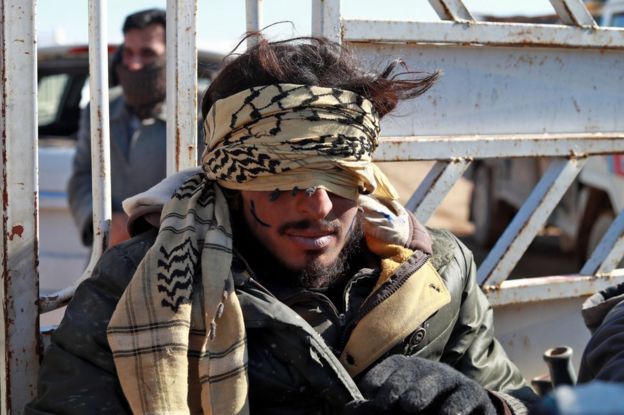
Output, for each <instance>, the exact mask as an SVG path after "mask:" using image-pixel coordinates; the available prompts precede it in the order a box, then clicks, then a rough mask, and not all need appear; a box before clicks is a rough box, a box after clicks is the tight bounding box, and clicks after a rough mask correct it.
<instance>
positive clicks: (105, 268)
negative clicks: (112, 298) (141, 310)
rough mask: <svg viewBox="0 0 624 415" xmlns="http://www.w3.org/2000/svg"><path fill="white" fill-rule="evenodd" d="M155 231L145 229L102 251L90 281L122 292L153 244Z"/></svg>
mask: <svg viewBox="0 0 624 415" xmlns="http://www.w3.org/2000/svg"><path fill="white" fill-rule="evenodd" d="M157 233H158V232H157V230H156V229H150V230H147V231H145V232H142V233H140V234H139V235H137V236H135V237H133V238H131V239H129V240H127V241H125V242H123V243H121V244H119V245H116V246H114V247H112V248H110V249H109V250H107V251H106V252H104V254H102V257H101V258H100V260H99V261H98V264H97V266H96V269H95V270H94V272H93V276H92V277H91V281H92V282H93V283H95V284H98V285H101V284H105V285H108V286H111V288H113V289H114V290H115V291H118V292H123V290H125V288H126V286H127V285H128V283H129V282H130V280H131V279H132V276H133V275H134V272H135V271H136V269H137V267H138V266H139V263H140V262H141V260H142V259H143V257H144V256H145V254H146V253H147V251H148V250H149V249H150V248H151V247H152V245H153V244H154V241H155V240H156V235H157Z"/></svg>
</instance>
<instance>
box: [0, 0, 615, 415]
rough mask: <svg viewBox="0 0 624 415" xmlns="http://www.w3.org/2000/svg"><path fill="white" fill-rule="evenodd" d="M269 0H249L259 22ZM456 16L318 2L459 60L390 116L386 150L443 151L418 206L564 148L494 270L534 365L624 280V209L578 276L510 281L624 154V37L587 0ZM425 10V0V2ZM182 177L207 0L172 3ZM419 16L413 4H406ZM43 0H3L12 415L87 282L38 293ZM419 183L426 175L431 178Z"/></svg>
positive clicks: (357, 29) (410, 49)
mask: <svg viewBox="0 0 624 415" xmlns="http://www.w3.org/2000/svg"><path fill="white" fill-rule="evenodd" d="M261 3H262V1H258V0H247V24H248V29H258V28H259V27H261V20H262V9H261ZM430 3H431V5H432V6H433V7H434V9H435V10H436V11H437V13H438V14H439V16H440V18H441V19H442V21H441V22H382V21H356V20H345V19H342V18H341V15H340V1H339V0H312V30H313V34H315V35H323V36H325V37H328V38H330V39H333V40H336V41H339V42H343V43H346V44H348V45H349V46H350V47H351V48H352V49H354V50H355V52H356V53H357V54H358V55H359V56H360V57H361V58H362V60H363V61H365V62H367V63H369V64H370V65H376V64H382V63H384V62H387V61H388V60H391V59H394V58H395V57H397V56H400V57H402V58H403V59H404V60H405V61H406V62H407V63H408V65H409V67H410V68H412V69H415V70H431V71H433V70H437V69H441V70H443V72H444V75H443V77H442V78H441V80H440V81H439V82H438V84H437V85H436V86H435V87H434V88H433V89H432V90H431V91H430V92H429V93H428V94H427V95H426V96H425V97H422V98H421V99H419V100H415V101H414V102H411V103H406V104H404V105H403V106H402V107H401V108H400V109H399V112H400V113H401V114H402V115H403V116H401V117H394V118H392V117H388V119H386V120H385V121H384V123H383V134H384V137H383V139H382V142H381V145H380V148H379V149H378V150H377V153H376V159H377V160H386V161H390V160H435V161H436V163H435V164H434V166H433V168H432V169H431V171H430V173H429V174H428V176H427V177H426V178H425V180H424V181H423V183H422V184H421V185H420V186H419V187H418V188H417V189H416V191H415V192H414V194H413V196H412V197H411V198H410V200H409V202H408V203H407V205H408V207H409V208H410V209H412V210H413V211H414V212H415V213H416V215H417V216H418V217H419V219H420V220H422V221H423V222H425V221H426V220H427V219H428V218H429V217H430V216H431V214H432V213H433V212H434V210H435V209H436V207H437V206H438V205H439V203H440V202H441V201H442V199H443V198H444V196H445V195H446V194H447V193H448V192H449V191H450V189H451V187H452V185H453V184H454V183H455V182H456V181H457V180H458V179H459V178H460V177H461V176H462V174H463V173H464V171H465V170H466V169H467V168H468V166H469V165H470V163H471V162H472V161H473V160H475V159H481V158H501V157H536V156H541V157H552V158H553V159H554V160H556V161H555V162H553V163H552V164H551V167H550V168H549V170H548V171H547V172H546V174H545V175H544V176H543V178H542V180H541V181H540V182H539V183H538V185H537V186H536V187H535V188H534V189H533V191H532V193H531V195H530V196H529V197H528V199H527V200H526V202H525V203H524V205H523V207H522V209H521V210H520V211H519V212H518V214H517V215H516V217H515V218H514V220H513V221H512V223H511V224H510V225H509V227H508V229H507V230H506V231H505V233H504V234H503V235H502V236H501V238H500V240H499V241H498V242H497V243H496V245H495V246H494V248H493V249H492V251H491V252H490V253H489V255H488V257H487V258H486V260H485V261H484V262H483V263H482V264H481V266H480V268H479V270H478V275H479V281H480V282H481V283H482V284H483V286H484V290H485V291H486V293H487V295H488V297H489V299H490V301H491V302H492V304H493V305H494V308H495V316H496V320H497V322H496V324H497V336H498V337H499V338H500V339H501V340H502V341H503V343H504V345H505V347H506V348H507V350H508V352H509V354H510V355H511V357H512V358H513V359H514V360H516V361H517V362H518V363H519V365H520V366H521V368H522V370H523V371H524V373H525V375H527V376H532V375H535V374H537V373H541V372H543V371H544V369H543V368H542V367H541V366H540V360H541V359H540V355H541V353H542V352H543V350H544V349H545V348H547V347H550V346H553V345H554V344H556V343H559V344H560V343H563V344H568V345H571V346H574V347H575V350H577V353H578V352H580V350H582V347H583V345H584V343H585V341H586V339H587V336H588V334H587V333H586V332H585V331H584V329H582V328H581V323H580V316H579V310H578V307H579V303H580V300H581V299H582V298H584V297H585V296H586V295H588V294H590V293H592V292H595V291H596V290H599V289H601V288H604V287H606V286H609V285H612V284H615V283H617V282H621V281H624V274H622V273H621V272H619V271H618V270H615V271H614V267H615V264H617V263H618V260H619V259H620V258H621V257H622V256H623V254H624V241H623V239H624V238H622V235H623V233H624V232H623V230H624V213H623V214H620V215H619V216H618V217H617V218H616V221H615V222H614V224H613V225H612V226H611V228H610V229H609V231H608V232H607V234H606V235H605V237H604V238H603V241H602V242H601V244H600V245H599V246H598V248H597V249H596V251H595V253H594V254H593V255H592V257H591V258H590V259H589V260H588V261H587V263H586V264H585V265H584V266H583V268H582V269H581V270H580V271H579V274H578V275H574V276H565V277H562V276H553V277H542V278H532V279H520V280H513V281H506V278H507V277H508V275H509V273H510V272H511V270H512V269H513V267H514V266H515V264H516V263H517V262H518V260H519V259H520V258H521V257H522V255H523V254H524V252H525V251H526V249H527V247H528V245H529V244H530V242H531V241H532V240H533V239H534V237H535V236H536V235H537V233H538V231H539V229H540V228H541V226H542V225H543V224H544V223H545V221H546V219H547V217H548V216H549V215H550V213H551V212H552V211H553V209H554V207H555V206H556V205H557V203H558V201H559V200H560V199H561V197H562V196H563V193H564V192H565V190H566V189H567V188H568V186H569V185H570V184H571V183H572V181H573V180H574V178H575V177H576V176H577V174H578V173H579V171H580V170H581V169H582V167H583V165H584V164H585V162H586V160H587V157H590V156H592V155H597V154H607V153H620V152H624V140H622V138H624V119H622V120H621V119H619V118H618V116H617V110H618V109H619V108H622V104H624V82H622V77H623V76H624V54H623V53H622V51H623V49H624V33H623V31H622V30H618V29H611V28H599V27H597V25H596V24H595V22H594V21H593V18H592V17H591V15H590V14H589V13H588V12H587V9H586V8H585V6H584V5H583V4H582V3H581V1H580V0H551V3H552V4H553V6H554V8H555V10H556V11H557V13H558V14H559V16H560V18H561V20H562V21H563V22H564V23H565V24H564V25H535V24H511V23H483V22H477V21H475V20H474V18H473V17H472V15H471V14H470V12H469V11H468V9H467V8H466V7H465V6H464V4H463V3H462V2H461V0H430ZM105 7H106V2H105V0H90V1H89V32H90V37H89V42H90V45H91V47H90V71H91V81H90V82H91V91H92V98H91V102H92V106H94V107H93V108H99V111H98V110H96V111H92V120H91V123H92V146H93V166H94V171H97V174H94V193H96V194H95V200H96V201H97V203H96V204H95V205H94V223H95V226H96V227H97V228H96V232H94V233H95V235H96V242H95V244H94V256H93V257H92V261H91V262H90V264H89V266H88V267H87V270H86V271H85V274H84V275H83V277H84V276H87V275H88V274H89V272H90V269H92V267H93V265H94V261H95V260H96V259H97V257H99V255H100V254H101V251H102V250H103V249H104V247H105V246H106V244H107V233H108V226H109V223H110V203H109V199H110V190H109V179H108V178H109V172H108V131H107V130H108V114H107V109H108V106H107V105H106V103H107V101H108V98H107V83H106V79H107V72H106V71H107V69H106V60H105V56H106V55H105V52H104V51H105V50H106V47H105V46H106V45H105V42H106V33H105V32H104V28H105V27H106V25H105V19H106V14H105V13H103V10H105ZM414 7H417V6H414ZM167 9H168V10H167V20H168V23H167V38H168V39H167V54H168V60H167V80H168V85H167V88H168V89H167V92H168V93H167V96H168V104H167V106H168V111H169V112H168V114H167V115H168V120H169V124H168V131H167V134H168V148H167V150H168V169H167V171H168V172H169V173H171V172H173V171H176V170H179V169H180V168H184V167H186V166H190V165H192V164H194V160H196V147H195V142H194V137H196V131H195V128H196V125H197V124H196V114H197V112H196V111H195V108H196V105H197V102H196V96H197V95H196V92H195V91H196V88H197V85H196V82H197V81H196V75H195V74H196V73H197V72H196V66H195V65H196V48H195V44H196V40H195V38H196V29H195V27H196V26H195V25H196V14H197V0H190V1H175V0H168V2H167ZM406 13H409V10H406ZM35 14H36V13H35V2H34V1H33V0H31V1H24V0H0V28H1V29H0V44H1V45H2V54H0V76H1V79H2V82H1V83H0V92H1V94H0V97H1V98H0V103H1V109H2V112H1V113H0V137H1V140H2V141H1V148H2V162H1V168H2V182H1V183H2V185H1V186H2V188H1V190H2V200H3V209H2V225H1V226H2V238H1V239H0V241H1V242H0V243H1V244H2V250H1V251H0V252H1V253H0V255H1V258H2V267H3V268H2V284H0V298H1V299H2V307H1V308H0V352H1V353H0V355H2V359H0V377H1V378H0V414H8V413H21V411H22V408H23V406H24V404H25V403H26V402H28V401H29V400H30V399H31V398H32V396H33V395H34V393H35V388H36V377H37V371H38V360H39V353H40V347H39V336H38V330H39V328H38V313H39V311H47V310H51V309H54V308H57V307H59V306H60V305H63V304H65V303H66V302H67V301H68V299H69V298H70V297H71V295H72V293H73V287H68V288H67V289H66V290H63V291H62V292H59V293H56V294H55V295H52V296H48V297H46V298H41V299H39V298H38V276H37V256H38V247H37V239H38V230H37V223H38V217H37V200H38V196H37V122H36V120H37V109H36V56H37V55H36V42H35V40H36V36H35V29H34V21H35ZM415 187H416V184H415Z"/></svg>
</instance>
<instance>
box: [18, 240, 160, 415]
mask: <svg viewBox="0 0 624 415" xmlns="http://www.w3.org/2000/svg"><path fill="white" fill-rule="evenodd" d="M154 236H155V232H154V231H150V232H147V233H145V234H142V235H140V236H138V237H136V238H133V239H131V240H130V241H128V242H127V243H125V244H123V245H120V247H115V248H112V249H111V250H109V251H107V252H106V253H105V254H104V255H103V256H102V258H101V259H100V261H99V262H98V265H97V266H96V267H95V269H94V271H93V275H92V277H91V278H89V279H88V280H86V281H84V282H83V283H82V284H81V285H80V286H79V287H78V289H77V290H76V293H75V295H74V298H73V299H72V301H71V302H70V304H69V305H68V306H67V310H66V311H65V316H64V318H63V321H62V322H61V324H60V325H59V327H58V328H57V329H56V331H55V332H54V333H53V335H52V343H51V345H50V346H49V347H48V349H47V350H46V353H45V356H44V358H43V361H42V364H41V369H40V372H39V381H38V394H37V397H36V398H35V400H34V401H32V402H31V403H29V404H28V405H27V406H26V410H25V413H26V414H31V415H40V414H67V415H74V414H75V415H78V414H82V415H84V414H93V413H102V414H129V413H130V408H129V407H128V404H127V402H126V399H125V397H124V394H123V392H122V390H121V386H120V384H119V381H118V379H117V372H116V370H115V364H114V361H113V357H112V352H111V350H110V347H109V345H108V341H107V338H106V327H107V326H108V322H109V320H110V317H111V315H112V313H113V311H114V309H115V307H116V305H117V302H118V301H119V298H120V297H121V294H122V293H123V291H124V290H125V287H126V286H127V284H128V282H129V281H130V279H131V277H132V275H133V274H134V271H135V270H136V267H137V264H138V262H139V261H140V259H141V258H142V257H143V255H144V254H145V252H146V251H147V249H148V248H149V246H151V243H152V242H153V238H154Z"/></svg>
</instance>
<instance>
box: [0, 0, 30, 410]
mask: <svg viewBox="0 0 624 415" xmlns="http://www.w3.org/2000/svg"><path fill="white" fill-rule="evenodd" d="M0 43H1V46H2V51H1V53H0V79H2V81H1V82H0V93H1V94H0V106H1V112H0V139H1V144H0V147H1V150H2V158H1V162H0V163H1V166H0V167H1V170H2V179H1V182H0V183H1V184H0V186H1V188H2V189H1V190H2V224H1V228H2V229H1V231H2V236H1V237H0V245H2V249H1V250H0V255H1V259H2V280H1V284H0V301H1V302H2V303H1V304H0V414H3V415H4V414H21V413H22V410H23V407H24V405H25V404H26V403H27V402H28V401H30V400H31V399H32V398H33V397H34V396H35V393H36V383H37V372H38V370H39V355H38V351H39V333H38V332H39V313H38V309H37V299H38V291H39V279H38V270H37V263H38V258H37V255H38V236H39V235H38V233H39V232H38V224H39V223H38V220H39V217H38V210H37V204H38V199H39V197H38V186H37V185H38V182H37V169H38V159H37V98H36V93H37V92H36V91H37V86H36V85H37V49H36V34H35V1H34V0H31V1H25V0H0Z"/></svg>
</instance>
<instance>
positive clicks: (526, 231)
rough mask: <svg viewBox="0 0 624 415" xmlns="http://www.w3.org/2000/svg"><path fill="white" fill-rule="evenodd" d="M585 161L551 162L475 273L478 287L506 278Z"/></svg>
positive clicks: (496, 282)
mask: <svg viewBox="0 0 624 415" xmlns="http://www.w3.org/2000/svg"><path fill="white" fill-rule="evenodd" d="M586 161H587V159H586V158H583V159H576V158H572V159H570V160H555V161H553V162H552V164H551V165H550V167H549V168H548V170H547V171H546V173H545V174H544V176H543V177H542V179H541V180H540V181H539V182H538V183H537V185H536V186H535V188H534V189H533V191H532V192H531V194H530V195H529V197H528V198H527V200H526V201H525V202H524V204H523V205H522V207H521V208H520V210H519V211H518V213H517V214H516V216H515V217H514V218H513V220H512V221H511V223H510V224H509V226H507V229H505V232H503V234H502V235H501V237H500V239H499V240H498V241H497V242H496V245H494V247H493V248H492V250H491V251H490V253H489V254H488V256H487V257H486V258H485V260H484V261H483V263H482V264H481V266H480V267H479V269H478V270H477V280H478V282H479V284H489V285H493V284H498V283H500V282H502V281H504V280H505V278H507V276H509V274H510V273H511V271H512V270H513V268H514V267H515V266H516V264H517V263H518V261H519V260H520V258H521V257H522V255H523V254H524V253H525V252H526V249H527V248H528V247H529V244H530V243H531V241H533V239H534V238H535V236H536V235H537V233H538V232H539V230H540V229H541V227H542V226H543V225H544V223H545V222H546V219H548V217H549V216H550V214H551V213H552V211H553V210H554V208H555V206H556V205H557V203H558V202H559V200H561V198H562V197H563V194H564V193H565V191H566V190H567V189H568V187H569V186H570V184H571V183H572V181H573V180H574V179H575V178H576V176H577V175H578V173H579V172H580V170H581V169H582V168H583V166H584V165H585V162H586Z"/></svg>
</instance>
